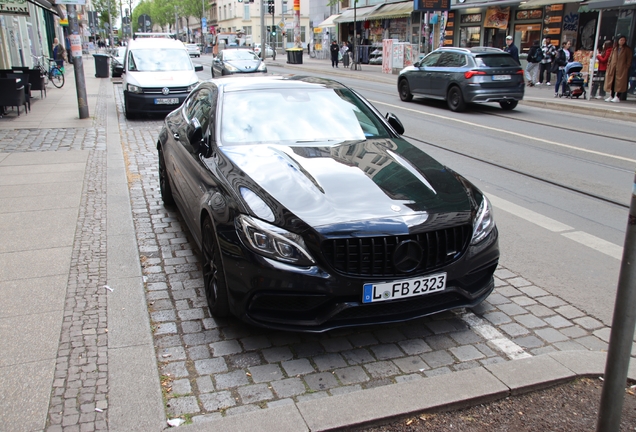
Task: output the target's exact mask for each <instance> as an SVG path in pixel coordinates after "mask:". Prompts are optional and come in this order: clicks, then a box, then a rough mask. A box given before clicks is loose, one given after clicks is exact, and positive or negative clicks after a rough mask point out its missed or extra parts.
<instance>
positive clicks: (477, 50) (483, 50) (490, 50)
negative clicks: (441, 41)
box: [435, 46, 507, 54]
mask: <svg viewBox="0 0 636 432" xmlns="http://www.w3.org/2000/svg"><path fill="white" fill-rule="evenodd" d="M435 51H441V52H461V53H465V54H507V53H506V52H505V51H504V50H502V49H499V48H495V47H487V46H476V47H470V48H459V47H442V48H438V49H436V50H435Z"/></svg>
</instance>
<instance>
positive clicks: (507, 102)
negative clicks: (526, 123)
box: [499, 100, 519, 111]
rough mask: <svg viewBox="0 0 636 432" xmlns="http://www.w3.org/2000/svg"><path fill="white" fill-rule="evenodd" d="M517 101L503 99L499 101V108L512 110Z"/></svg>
mask: <svg viewBox="0 0 636 432" xmlns="http://www.w3.org/2000/svg"><path fill="white" fill-rule="evenodd" d="M518 103H519V102H518V101H516V100H503V101H501V102H499V105H500V106H501V109H503V110H506V111H512V110H513V109H515V108H516V107H517V104H518Z"/></svg>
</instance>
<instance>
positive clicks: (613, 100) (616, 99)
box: [610, 96, 621, 103]
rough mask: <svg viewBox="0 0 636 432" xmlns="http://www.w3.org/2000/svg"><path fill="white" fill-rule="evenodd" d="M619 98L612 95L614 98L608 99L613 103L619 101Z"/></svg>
mask: <svg viewBox="0 0 636 432" xmlns="http://www.w3.org/2000/svg"><path fill="white" fill-rule="evenodd" d="M620 101H621V100H620V99H619V98H618V96H614V99H612V100H610V102H614V103H619V102H620Z"/></svg>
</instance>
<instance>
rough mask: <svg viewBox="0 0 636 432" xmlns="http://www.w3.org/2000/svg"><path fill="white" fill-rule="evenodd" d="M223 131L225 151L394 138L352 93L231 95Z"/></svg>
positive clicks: (224, 111) (227, 97)
mask: <svg viewBox="0 0 636 432" xmlns="http://www.w3.org/2000/svg"><path fill="white" fill-rule="evenodd" d="M263 113H267V121H263ZM220 127H221V143H222V144H223V145H235V144H257V143H264V144H272V143H281V144H285V143H287V144H303V143H307V144H308V145H315V143H316V142H321V143H329V144H331V143H333V144H336V143H339V142H342V141H350V140H356V141H357V140H365V139H371V138H389V137H391V135H390V132H389V131H388V130H387V128H386V127H385V125H384V123H383V122H382V121H381V120H380V119H379V118H378V117H377V115H376V114H375V113H374V112H373V111H372V110H371V109H370V108H369V107H367V105H365V104H364V103H363V102H362V101H361V100H360V99H359V98H358V97H357V96H356V95H354V94H353V93H352V92H351V91H349V90H347V89H311V90H307V89H298V88H293V89H291V88H290V89H283V90H281V89H277V90H273V89H271V90H270V89H263V90H259V91H251V92H240V91H237V92H229V93H226V94H225V95H224V98H223V104H222V113H221V124H220Z"/></svg>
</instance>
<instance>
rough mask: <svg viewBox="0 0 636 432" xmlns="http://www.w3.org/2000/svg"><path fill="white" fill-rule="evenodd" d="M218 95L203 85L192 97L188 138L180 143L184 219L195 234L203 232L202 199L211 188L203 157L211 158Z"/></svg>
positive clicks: (186, 110) (186, 108)
mask: <svg viewBox="0 0 636 432" xmlns="http://www.w3.org/2000/svg"><path fill="white" fill-rule="evenodd" d="M216 95H217V89H216V86H213V85H209V86H206V85H204V86H201V87H199V88H198V89H197V90H195V91H194V92H193V93H192V94H191V95H190V96H189V97H188V99H187V100H186V103H185V104H184V108H183V116H184V118H185V121H184V125H185V126H184V136H180V140H179V142H180V143H181V144H182V146H181V147H182V149H183V152H182V154H183V158H182V159H181V160H180V163H181V179H182V181H183V187H184V190H185V191H186V192H185V194H186V195H187V197H186V200H187V202H186V206H187V207H188V215H187V216H186V215H184V217H187V218H188V225H189V226H190V229H191V230H192V232H193V233H198V232H199V229H200V226H199V213H200V209H201V200H202V197H203V195H204V194H205V193H206V192H207V190H208V189H209V187H210V179H209V171H208V170H207V168H205V164H204V163H203V158H206V157H209V156H210V155H209V151H208V149H209V148H210V146H211V141H210V140H211V139H212V137H213V135H212V133H211V132H210V127H209V126H210V124H211V123H212V121H211V120H212V118H213V117H214V112H215V109H214V107H215V106H216ZM196 128H200V131H201V134H200V135H197V134H196V133H195V129H196ZM192 140H195V141H196V142H192Z"/></svg>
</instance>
